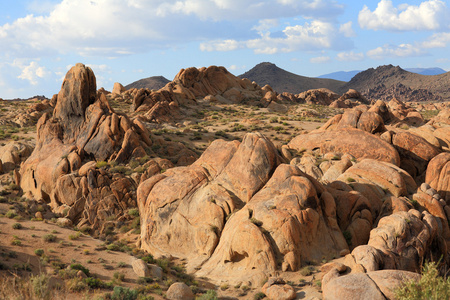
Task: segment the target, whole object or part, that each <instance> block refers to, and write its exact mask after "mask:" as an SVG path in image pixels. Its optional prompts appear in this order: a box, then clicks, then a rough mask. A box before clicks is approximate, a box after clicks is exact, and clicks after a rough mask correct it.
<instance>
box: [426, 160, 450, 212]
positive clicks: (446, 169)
mask: <svg viewBox="0 0 450 300" xmlns="http://www.w3.org/2000/svg"><path fill="white" fill-rule="evenodd" d="M425 182H426V183H428V184H429V185H430V187H431V188H433V189H434V190H435V191H437V192H438V193H439V195H440V196H441V197H442V198H443V199H444V200H445V201H446V202H447V203H448V202H449V201H450V153H449V152H444V153H441V154H439V155H437V156H435V157H434V158H433V159H432V160H430V163H429V164H428V167H427V172H426V176H425Z"/></svg>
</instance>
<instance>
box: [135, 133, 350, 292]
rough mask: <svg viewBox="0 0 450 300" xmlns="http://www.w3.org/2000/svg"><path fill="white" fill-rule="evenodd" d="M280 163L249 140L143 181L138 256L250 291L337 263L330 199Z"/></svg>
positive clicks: (261, 143) (260, 141) (338, 241)
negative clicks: (179, 263)
mask: <svg viewBox="0 0 450 300" xmlns="http://www.w3.org/2000/svg"><path fill="white" fill-rule="evenodd" d="M280 163H281V158H280V157H279V156H278V154H277V151H276V149H275V148H274V146H273V144H272V143H271V142H270V141H268V140H267V139H266V138H265V137H264V136H262V135H261V134H247V135H246V136H245V137H244V139H243V141H242V143H239V142H237V141H233V142H225V141H222V140H216V141H214V142H213V143H212V144H211V146H210V147H208V149H207V150H206V151H205V152H204V153H203V155H202V156H201V157H200V159H199V160H198V161H196V162H195V163H194V164H193V165H191V166H189V167H184V168H174V169H170V170H168V171H167V172H165V173H163V174H160V175H156V176H153V177H151V178H149V179H148V180H146V181H144V182H143V183H142V184H140V186H139V187H138V191H137V194H138V204H139V210H140V215H141V224H142V226H141V228H142V229H141V240H142V242H141V243H142V248H143V249H145V250H148V251H150V252H151V253H154V254H156V255H161V254H167V253H169V254H171V255H174V256H178V257H183V258H187V259H188V270H194V269H196V268H200V270H199V271H198V272H197V274H198V275H199V276H208V277H211V278H212V279H213V280H215V281H220V280H227V281H232V282H238V281H242V280H243V279H244V277H245V280H246V281H248V280H250V281H252V282H254V283H255V284H259V283H260V282H261V280H262V279H264V277H265V276H267V275H268V274H274V272H275V270H277V269H278V268H280V267H283V268H284V269H290V270H298V268H299V267H300V266H301V265H302V264H303V263H305V262H308V261H312V260H320V259H322V257H324V256H325V257H328V256H333V255H334V256H337V255H338V253H339V252H340V251H341V250H342V249H347V247H348V246H347V244H346V242H345V239H344V237H343V235H342V233H341V231H340V229H339V226H338V224H337V220H336V211H335V203H334V199H333V197H332V196H331V195H330V194H329V193H327V192H326V191H325V189H324V188H323V187H322V185H321V184H320V183H319V182H317V181H316V180H315V179H313V178H312V177H310V176H309V175H306V174H305V173H303V172H301V171H300V170H299V169H298V168H297V167H295V166H290V165H285V164H281V165H280ZM249 240H251V241H252V242H251V243H249V242H248V241H249ZM279 262H280V263H281V264H282V265H283V266H281V265H278V263H279ZM242 270H246V271H245V272H243V271H242Z"/></svg>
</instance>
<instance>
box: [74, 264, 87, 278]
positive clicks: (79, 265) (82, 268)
mask: <svg viewBox="0 0 450 300" xmlns="http://www.w3.org/2000/svg"><path fill="white" fill-rule="evenodd" d="M70 268H71V269H72V270H80V271H83V272H84V274H86V276H90V272H89V269H88V268H85V267H84V266H83V265H82V264H71V265H70Z"/></svg>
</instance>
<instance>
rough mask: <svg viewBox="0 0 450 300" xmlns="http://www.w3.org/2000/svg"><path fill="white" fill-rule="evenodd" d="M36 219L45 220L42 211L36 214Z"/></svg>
mask: <svg viewBox="0 0 450 300" xmlns="http://www.w3.org/2000/svg"><path fill="white" fill-rule="evenodd" d="M34 217H35V218H36V219H43V218H44V216H43V215H42V213H41V212H40V211H37V212H36V213H35V214H34Z"/></svg>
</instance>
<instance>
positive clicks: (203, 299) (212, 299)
mask: <svg viewBox="0 0 450 300" xmlns="http://www.w3.org/2000/svg"><path fill="white" fill-rule="evenodd" d="M197 299H198V300H219V298H218V297H217V292H216V291H215V290H207V291H206V293H205V294H203V295H201V296H200V297H197Z"/></svg>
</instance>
